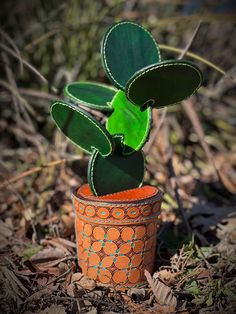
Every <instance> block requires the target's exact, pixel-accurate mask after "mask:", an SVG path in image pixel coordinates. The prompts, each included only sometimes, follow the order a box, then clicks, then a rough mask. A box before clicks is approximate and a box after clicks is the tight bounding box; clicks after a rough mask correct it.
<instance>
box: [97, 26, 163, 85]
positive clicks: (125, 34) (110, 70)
mask: <svg viewBox="0 0 236 314" xmlns="http://www.w3.org/2000/svg"><path fill="white" fill-rule="evenodd" d="M101 53H102V61H103V66H104V70H105V72H106V74H107V76H108V77H109V79H110V80H111V81H112V82H113V84H114V85H115V86H116V87H118V88H120V89H123V90H124V88H125V85H126V83H127V81H128V80H129V79H130V77H131V76H132V75H134V73H135V72H137V71H138V70H140V69H142V68H144V67H146V66H148V65H150V64H153V63H157V62H159V61H160V59H161V57H160V51H159V48H158V45H157V43H156V41H155V39H154V38H153V37H152V35H151V34H150V33H149V32H148V31H147V30H146V29H145V28H143V27H142V26H140V25H138V24H136V23H133V22H129V21H124V22H120V23H117V24H114V25H113V26H112V27H111V28H110V29H108V31H107V33H106V34H105V36H104V38H103V41H102V51H101Z"/></svg>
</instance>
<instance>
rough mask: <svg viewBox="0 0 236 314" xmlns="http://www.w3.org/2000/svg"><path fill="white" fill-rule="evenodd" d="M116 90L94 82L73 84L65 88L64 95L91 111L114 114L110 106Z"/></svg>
mask: <svg viewBox="0 0 236 314" xmlns="http://www.w3.org/2000/svg"><path fill="white" fill-rule="evenodd" d="M115 93H116V89H115V88H113V87H110V86H108V85H105V84H98V83H93V82H73V83H70V84H68V85H66V87H65V88H64V94H65V95H66V96H68V97H69V98H70V99H72V100H73V101H75V102H78V103H79V104H81V105H83V106H86V107H88V108H91V109H95V110H100V111H106V112H112V111H113V109H112V108H111V106H110V105H109V103H110V102H111V100H112V98H113V97H114V95H115Z"/></svg>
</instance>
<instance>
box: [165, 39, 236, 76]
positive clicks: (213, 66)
mask: <svg viewBox="0 0 236 314" xmlns="http://www.w3.org/2000/svg"><path fill="white" fill-rule="evenodd" d="M159 47H160V49H163V50H166V51H172V52H175V53H182V52H183V51H184V49H181V48H176V47H173V46H169V45H162V44H160V45H159ZM185 55H186V56H188V57H190V58H192V59H195V60H197V61H200V62H202V63H205V64H206V65H208V66H209V67H211V68H212V69H214V70H216V71H217V72H219V73H221V74H223V75H225V76H228V77H229V78H231V80H233V81H234V82H235V79H234V77H233V76H231V75H230V74H228V73H227V72H226V71H225V70H223V69H222V68H220V67H219V66H217V65H216V64H214V63H212V62H210V61H208V60H207V59H205V58H203V57H202V56H199V55H198V54H196V53H194V52H192V51H191V52H190V51H187V52H186V53H185Z"/></svg>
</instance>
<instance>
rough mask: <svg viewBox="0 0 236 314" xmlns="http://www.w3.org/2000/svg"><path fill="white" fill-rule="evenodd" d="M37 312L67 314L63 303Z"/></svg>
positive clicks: (39, 313) (42, 313)
mask: <svg viewBox="0 0 236 314" xmlns="http://www.w3.org/2000/svg"><path fill="white" fill-rule="evenodd" d="M37 314H66V310H65V308H64V306H62V305H52V306H51V307H47V308H46V309H45V310H43V311H40V312H38V313H37Z"/></svg>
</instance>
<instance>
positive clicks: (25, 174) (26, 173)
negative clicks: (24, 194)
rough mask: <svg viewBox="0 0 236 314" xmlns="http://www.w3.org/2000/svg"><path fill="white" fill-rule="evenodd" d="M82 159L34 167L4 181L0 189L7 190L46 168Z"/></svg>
mask: <svg viewBox="0 0 236 314" xmlns="http://www.w3.org/2000/svg"><path fill="white" fill-rule="evenodd" d="M79 159H81V157H78V158H74V159H60V160H56V161H52V162H49V163H47V164H44V165H42V166H39V167H34V168H31V169H29V170H27V171H24V172H22V173H20V174H18V175H16V176H14V177H12V178H10V179H9V180H6V181H4V182H3V183H2V184H1V185H0V189H2V188H5V187H6V186H8V185H9V184H12V183H15V182H17V181H19V180H21V179H23V178H25V177H28V176H30V175H32V174H34V173H37V172H40V171H42V170H43V169H45V168H49V167H55V166H58V165H61V164H63V163H66V162H69V161H74V160H79Z"/></svg>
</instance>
